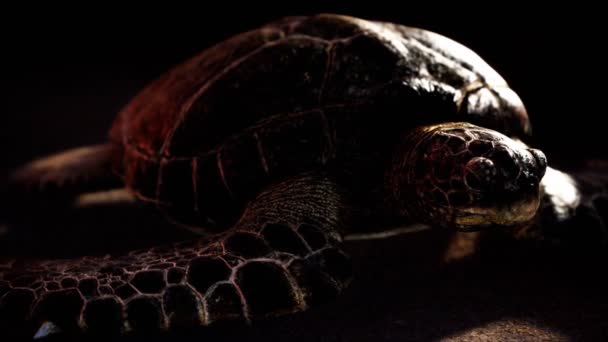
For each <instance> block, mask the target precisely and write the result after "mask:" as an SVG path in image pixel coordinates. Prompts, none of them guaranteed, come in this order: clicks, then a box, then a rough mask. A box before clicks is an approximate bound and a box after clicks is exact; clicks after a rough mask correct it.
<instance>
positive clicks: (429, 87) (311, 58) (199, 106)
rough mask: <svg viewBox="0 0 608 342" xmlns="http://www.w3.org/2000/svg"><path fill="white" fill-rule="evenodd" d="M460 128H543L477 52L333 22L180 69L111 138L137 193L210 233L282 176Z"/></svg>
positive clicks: (217, 49) (397, 31) (237, 40)
mask: <svg viewBox="0 0 608 342" xmlns="http://www.w3.org/2000/svg"><path fill="white" fill-rule="evenodd" d="M446 120H451V121H470V122H473V123H477V124H480V125H483V126H486V127H489V128H493V129H497V130H499V131H501V132H503V133H506V134H520V133H524V132H526V131H527V130H528V129H529V128H528V127H529V122H528V117H527V114H526V112H525V109H524V107H523V105H522V103H521V101H520V100H519V98H518V97H517V95H516V94H515V93H514V92H513V91H512V90H510V89H509V88H508V86H507V84H506V82H505V80H504V79H503V78H502V77H501V76H500V75H499V74H498V73H497V72H496V71H494V70H493V69H492V68H491V67H490V66H488V64H486V63H485V62H484V61H483V60H482V59H481V58H480V57H479V56H478V55H476V54H475V53H474V52H472V51H471V50H469V49H468V48H466V47H464V46H462V45H460V44H458V43H456V42H454V41H452V40H450V39H448V38H445V37H443V36H441V35H438V34H435V33H432V32H429V31H425V30H421V29H416V28H411V27H405V26H400V25H396V24H392V23H382V22H373V21H367V20H363V19H358V18H353V17H347V16H340V15H331V14H322V15H316V16H311V17H289V18H284V19H281V20H278V21H275V22H272V23H269V24H267V25H264V26H262V27H260V28H258V29H255V30H252V31H248V32H245V33H242V34H239V35H237V36H234V37H232V38H230V39H228V40H226V41H224V42H221V43H219V44H217V45H215V46H213V47H211V48H208V49H207V50H205V51H203V52H201V53H200V54H198V55H197V56H195V57H193V58H191V59H190V60H188V61H186V62H185V63H183V64H181V65H179V66H177V67H175V68H173V69H172V70H170V71H169V72H167V73H166V74H164V75H163V76H162V77H161V78H159V79H158V80H156V81H155V82H153V83H151V84H150V85H149V86H148V87H147V88H145V89H143V90H142V91H141V93H139V94H138V95H137V96H136V97H135V98H134V99H133V100H132V101H131V102H130V103H129V104H128V105H127V106H126V107H125V108H124V110H123V111H122V112H121V113H120V115H119V116H118V118H117V120H116V122H115V124H114V127H113V129H112V132H111V138H112V139H113V140H114V141H115V142H118V143H119V144H121V145H122V146H123V147H124V154H123V158H122V159H123V160H122V161H121V163H120V167H119V169H120V172H121V173H122V174H123V176H124V179H125V183H126V185H127V187H128V188H130V189H132V190H133V191H134V192H135V193H136V194H137V195H138V196H139V197H140V198H142V199H144V200H147V201H152V202H155V203H157V204H159V205H160V206H162V207H164V208H169V211H170V212H171V215H170V216H171V217H174V218H176V220H177V221H179V222H186V223H187V224H189V225H194V226H197V225H199V224H200V223H201V222H202V221H204V220H206V219H208V218H209V217H210V216H213V215H209V213H215V214H216V216H221V215H224V214H227V213H226V210H227V208H234V207H235V206H234V203H235V202H242V201H244V200H246V199H247V198H248V197H250V196H252V195H253V194H255V193H256V192H257V191H259V189H260V188H261V186H263V185H264V184H267V183H268V182H269V181H272V180H274V179H276V178H278V177H282V176H285V175H289V174H293V173H295V172H301V171H305V170H307V169H311V168H314V167H321V166H324V165H326V164H327V163H329V162H331V161H332V160H335V159H336V158H339V157H340V156H343V155H345V154H347V153H348V151H351V152H352V151H355V150H356V151H358V153H359V155H365V153H366V151H379V150H385V149H387V148H388V146H385V145H387V144H391V137H395V136H396V135H397V134H398V133H399V132H402V131H403V130H404V129H406V128H407V127H411V126H414V125H419V124H424V123H432V122H441V121H446ZM378 133H381V134H378ZM364 135H367V137H368V138H367V139H364V138H363V136H364ZM366 144H367V145H370V144H372V145H373V144H375V145H374V147H373V148H370V147H369V146H367V149H366V146H365V145H366ZM378 181H381V180H378ZM220 213H221V214H220Z"/></svg>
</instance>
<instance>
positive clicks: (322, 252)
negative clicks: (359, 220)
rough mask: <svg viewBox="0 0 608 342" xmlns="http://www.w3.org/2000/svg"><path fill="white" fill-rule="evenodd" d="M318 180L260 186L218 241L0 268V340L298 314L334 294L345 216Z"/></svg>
mask: <svg viewBox="0 0 608 342" xmlns="http://www.w3.org/2000/svg"><path fill="white" fill-rule="evenodd" d="M347 208H348V207H347V206H346V204H345V199H344V196H343V195H341V194H340V192H339V191H338V187H337V185H336V184H335V183H334V182H333V181H332V180H331V179H330V178H328V177H322V176H313V175H308V176H301V177H297V178H295V179H289V180H287V181H284V182H281V183H278V184H275V185H273V186H270V187H269V188H268V189H267V190H266V191H264V192H262V193H261V194H260V195H258V196H257V198H256V199H254V200H253V201H251V202H250V203H249V205H248V206H247V207H246V209H245V211H244V213H243V215H242V217H241V219H240V220H239V221H238V222H237V223H236V224H235V225H234V226H233V227H232V228H231V229H229V230H227V231H226V232H225V233H222V234H221V235H217V236H214V237H211V238H203V239H198V240H193V241H187V242H184V243H177V244H173V245H165V246H162V247H156V248H151V249H144V250H138V251H133V252H130V253H128V254H126V255H122V256H111V257H108V256H106V257H98V258H97V257H93V258H92V257H86V258H79V259H73V260H61V261H59V260H57V261H51V260H45V261H42V262H19V261H11V262H9V263H7V264H6V265H4V264H1V263H0V330H1V331H0V334H2V336H6V335H7V334H10V333H11V331H15V329H17V333H18V334H20V335H27V336H34V334H36V332H37V331H38V332H39V334H38V335H44V333H45V332H57V331H63V332H64V333H68V334H70V333H82V332H87V333H92V334H94V336H99V335H100V334H101V335H107V334H130V333H143V332H151V331H162V330H167V329H169V330H175V329H180V328H185V327H193V326H207V325H216V324H218V323H221V322H225V323H227V324H231V323H243V322H244V323H247V322H251V321H255V320H259V319H264V318H267V317H270V316H276V315H283V314H289V313H294V312H298V311H302V310H305V309H306V308H307V307H309V306H310V305H312V304H315V303H320V302H324V301H326V300H328V299H329V298H331V297H334V296H335V295H337V294H338V293H340V292H341V291H342V290H343V289H344V288H345V287H346V286H347V284H348V283H349V281H350V274H351V270H350V262H349V260H348V258H347V257H346V256H345V255H344V253H343V252H342V251H340V249H338V248H337V247H336V246H337V244H338V243H339V242H340V240H341V234H340V232H339V231H340V229H341V228H342V227H344V226H345V225H346V224H348V221H347V219H348V218H349V216H350V214H349V210H348V209H347Z"/></svg>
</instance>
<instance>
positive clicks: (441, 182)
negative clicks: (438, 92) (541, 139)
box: [384, 122, 546, 231]
mask: <svg viewBox="0 0 608 342" xmlns="http://www.w3.org/2000/svg"><path fill="white" fill-rule="evenodd" d="M545 168H546V159H545V157H544V154H542V152H541V151H538V150H535V149H531V148H528V147H527V146H525V145H523V144H521V143H518V142H516V141H514V140H512V139H510V138H509V137H506V136H504V135H502V134H500V133H498V132H496V131H493V130H489V129H486V128H483V127H479V126H475V125H471V124H469V123H465V122H451V123H442V124H438V125H429V126H420V127H418V128H415V129H413V130H411V131H409V132H407V133H406V134H405V135H404V136H403V138H402V139H401V141H400V143H399V144H398V146H397V148H396V150H395V151H394V154H393V160H392V163H391V166H390V167H389V168H388V170H387V171H386V173H385V182H384V183H385V192H386V194H387V195H386V201H387V202H388V203H387V207H389V208H391V211H392V214H393V215H396V216H401V217H407V218H408V219H409V220H410V221H415V222H420V223H425V224H430V225H433V226H443V227H448V228H455V229H458V230H460V231H475V230H479V229H482V228H486V227H489V226H502V227H512V226H517V225H521V224H525V223H526V222H529V221H531V220H532V219H533V218H534V216H535V215H536V213H537V211H538V208H539V203H540V191H539V183H540V180H541V179H542V177H543V175H544V173H545Z"/></svg>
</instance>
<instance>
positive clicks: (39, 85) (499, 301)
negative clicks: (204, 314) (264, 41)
mask: <svg viewBox="0 0 608 342" xmlns="http://www.w3.org/2000/svg"><path fill="white" fill-rule="evenodd" d="M212 5H213V7H212ZM217 5H218V3H209V2H200V3H197V4H194V5H188V6H186V5H182V6H178V5H174V6H171V8H169V7H167V5H156V6H155V5H150V4H149V3H148V4H146V5H145V7H144V6H142V7H141V8H129V9H127V8H125V7H124V6H123V5H120V6H117V5H110V4H105V5H103V6H102V5H91V7H90V8H87V9H85V8H80V7H77V6H71V7H66V8H58V7H52V8H42V7H38V5H33V4H31V5H29V6H30V7H28V8H20V9H13V8H4V10H3V13H2V20H1V24H0V25H1V26H0V38H1V40H0V66H1V68H2V69H1V71H0V147H1V148H2V158H0V171H2V172H7V171H8V170H9V169H10V168H12V167H14V166H16V165H17V164H19V163H22V162H24V161H26V160H28V159H31V158H33V157H36V156H40V155H43V154H46V153H51V152H54V151H57V150H61V149H64V148H70V147H73V146H79V145H84V144H92V143H98V142H102V141H103V140H104V139H105V137H106V132H107V130H108V128H109V126H110V124H111V122H112V120H113V117H114V115H115V113H116V112H117V111H118V110H120V108H121V107H122V106H123V105H125V104H126V102H127V101H128V100H129V99H130V98H131V97H132V96H133V95H135V94H136V92H137V91H138V90H139V89H141V87H143V86H144V85H145V84H146V83H148V82H149V81H151V80H153V79H154V78H156V77H158V76H159V75H160V73H162V72H164V71H165V70H167V69H168V68H170V67H171V66H173V65H175V64H177V63H179V62H181V61H183V60H184V59H186V58H188V57H190V56H192V55H193V54H195V53H197V52H199V51H200V50H202V49H204V48H206V47H208V46H210V45H211V44H213V43H216V42H219V41H221V40H222V39H224V38H227V37H229V36H230V35H232V34H235V33H238V32H240V31H242V30H246V29H252V28H255V27H256V26H258V25H261V24H262V23H264V22H266V21H269V20H273V19H276V18H279V17H281V16H284V15H300V14H309V13H315V12H334V13H343V14H350V15H355V16H361V17H364V18H370V19H378V20H389V21H395V22H399V23H403V24H406V25H410V26H418V27H421V28H426V29H430V30H433V31H435V32H438V33H441V34H444V35H446V36H448V37H451V38H453V39H455V40H457V41H459V42H461V43H463V44H464V45H466V46H468V47H470V48H472V49H473V50H474V51H476V52H478V53H479V54H480V55H481V56H482V57H483V58H484V59H486V61H488V62H489V63H490V64H491V65H492V66H493V67H495V68H496V70H497V71H498V72H499V73H501V74H502V75H503V77H504V78H505V79H506V80H507V81H508V82H509V83H510V84H511V86H512V87H513V88H514V89H515V90H516V92H518V94H519V95H520V96H521V97H522V99H523V101H524V103H525V104H526V106H527V108H528V111H529V113H530V116H531V118H532V123H533V127H534V133H535V143H536V145H537V146H538V147H540V148H541V149H543V150H544V151H545V152H546V153H547V154H548V156H549V160H550V162H554V163H556V162H559V163H561V164H568V163H573V162H577V161H579V160H581V159H584V158H590V157H600V158H605V157H606V152H605V146H606V142H605V141H606V133H605V131H606V129H605V128H604V124H603V123H602V122H603V120H604V116H605V112H606V109H605V106H606V104H605V102H606V101H605V99H606V98H608V95H607V94H606V93H605V92H606V91H605V85H604V84H602V83H603V82H605V79H606V68H605V64H606V62H605V59H606V55H605V53H603V52H602V49H604V45H605V41H606V39H605V37H604V36H603V33H602V31H601V30H600V28H601V26H602V25H603V23H604V21H605V19H603V18H600V16H601V14H602V13H603V12H602V11H600V10H598V9H595V8H588V7H585V6H583V5H578V7H572V5H569V6H564V7H559V6H557V5H555V4H551V6H550V7H544V8H543V7H541V8H537V9H532V8H531V7H530V6H531V5H530V6H525V5H523V6H515V5H513V4H507V3H503V2H501V3H496V2H491V3H490V2H488V3H487V4H486V5H484V6H480V7H468V8H464V7H461V5H460V4H458V5H451V6H445V5H443V4H438V3H429V4H427V5H421V4H416V3H409V2H404V1H401V2H392V5H387V4H383V3H380V2H379V1H368V2H367V3H364V2H361V4H360V5H352V4H351V5H349V6H338V5H334V6H333V7H330V6H316V5H315V4H312V3H309V2H307V3H306V5H307V8H299V9H294V8H291V7H292V6H293V4H284V5H283V6H278V5H266V6H262V5H261V4H260V3H255V4H250V5H248V6H243V5H241V4H237V3H225V4H220V6H224V7H223V8H217ZM296 5H301V4H296ZM99 218H100V219H101V221H102V223H103V222H105V220H108V219H107V218H102V217H99ZM114 224H116V220H114ZM104 238H106V239H111V238H112V237H111V236H110V237H107V236H106V237H104ZM444 243H445V236H441V234H439V235H437V234H435V233H423V234H419V235H417V236H415V237H411V236H410V237H408V236H405V237H401V238H396V239H391V240H386V241H382V242H375V243H363V242H357V243H348V244H347V246H346V249H347V251H348V252H349V253H350V254H352V255H353V257H354V259H355V260H354V261H355V265H356V270H355V272H356V278H355V279H356V281H355V283H354V284H353V287H352V288H351V290H349V291H348V292H347V293H346V295H345V296H344V297H342V298H341V299H340V300H339V301H338V302H336V303H332V304H329V305H328V306H324V307H322V308H320V309H317V310H312V311H310V312H307V313H305V314H304V315H301V316H297V317H287V318H285V319H281V320H279V321H278V322H276V321H272V322H267V323H262V324H261V325H259V326H257V327H256V328H254V329H253V330H245V331H227V332H226V331H223V332H221V333H220V336H223V338H222V339H226V340H243V339H253V340H257V339H259V340H264V341H267V340H290V341H310V340H324V341H341V340H348V341H357V340H365V341H367V340H374V341H377V340H399V341H403V340H437V339H441V338H445V337H449V336H458V335H461V334H464V335H466V334H467V332H469V331H473V332H472V334H473V335H468V338H469V339H470V338H472V337H474V335H475V334H476V333H475V331H477V334H478V335H477V337H484V336H486V337H488V336H489V339H490V340H504V339H507V338H514V339H516V340H522V339H529V340H538V339H540V336H539V335H538V334H540V333H541V332H543V331H544V332H545V333H547V332H551V333H552V334H556V335H552V336H553V338H551V339H553V340H554V339H555V336H557V337H564V338H568V337H569V338H572V339H574V340H588V341H590V340H600V339H605V338H607V336H608V327H607V326H606V322H605V319H604V318H605V317H606V315H608V307H607V306H606V304H605V303H606V301H605V287H606V285H607V284H606V282H605V281H604V280H602V279H603V271H602V270H603V269H604V268H605V267H603V265H604V264H602V263H599V265H598V264H596V263H589V262H588V260H583V261H581V260H579V259H575V260H573V259H571V258H569V257H567V256H566V257H555V256H554V255H552V254H551V255H544V256H542V257H540V258H539V257H538V255H536V256H535V257H533V258H528V257H527V255H526V254H525V253H523V254H519V251H517V252H516V251H513V250H509V249H506V250H502V253H501V252H498V253H492V254H493V255H491V256H487V255H484V256H483V257H481V259H476V260H473V261H469V262H465V263H457V264H456V265H452V266H449V267H447V268H437V267H436V266H434V265H435V263H434V262H435V261H436V258H437V255H438V252H437V250H440V249H441V247H443V246H444ZM429 247H430V248H429ZM494 322H498V323H494ZM522 322H523V323H522ZM488 324H490V325H492V324H497V325H494V328H492V327H490V328H484V327H486V326H487V325H488ZM471 329H478V330H471ZM479 329H481V332H479V331H480V330H479ZM484 329H485V330H484ZM479 334H481V335H479ZM492 334H494V335H492ZM214 337H216V338H217V336H214ZM193 338H195V337H194V336H190V335H188V334H186V336H185V338H184V339H187V340H190V339H193ZM465 339H466V337H465Z"/></svg>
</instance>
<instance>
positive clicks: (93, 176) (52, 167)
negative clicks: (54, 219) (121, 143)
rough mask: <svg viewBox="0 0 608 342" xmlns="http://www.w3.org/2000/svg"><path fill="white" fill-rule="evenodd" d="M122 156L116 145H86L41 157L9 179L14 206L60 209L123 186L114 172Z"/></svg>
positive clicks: (14, 173) (19, 169)
mask: <svg viewBox="0 0 608 342" xmlns="http://www.w3.org/2000/svg"><path fill="white" fill-rule="evenodd" d="M121 155H122V153H121V151H120V148H119V147H118V146H115V145H113V144H102V145H95V146H87V147H81V148H76V149H72V150H68V151H65V152H61V153H58V154H55V155H51V156H47V157H44V158H40V159H37V160H34V161H31V162H29V163H28V164H26V165H24V166H22V167H20V168H18V169H17V170H15V171H14V172H13V173H12V174H11V175H10V176H9V180H8V182H7V183H8V185H7V188H8V193H9V197H10V201H11V203H13V206H15V205H16V206H18V205H19V204H23V203H26V204H27V206H28V207H31V206H32V204H34V203H41V204H42V205H44V206H51V205H52V206H53V207H55V206H60V205H63V204H65V202H66V201H70V200H72V199H74V198H75V197H76V196H77V195H79V194H83V193H89V192H96V191H101V190H109V189H114V188H119V187H122V186H123V185H122V182H121V180H120V178H119V177H118V176H117V175H116V174H115V173H114V172H113V167H114V165H115V162H116V161H120V156H121Z"/></svg>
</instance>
